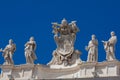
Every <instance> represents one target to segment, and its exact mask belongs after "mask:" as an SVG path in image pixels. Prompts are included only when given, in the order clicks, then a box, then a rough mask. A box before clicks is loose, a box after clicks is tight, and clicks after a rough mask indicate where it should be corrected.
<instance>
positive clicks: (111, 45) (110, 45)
mask: <svg viewBox="0 0 120 80" xmlns="http://www.w3.org/2000/svg"><path fill="white" fill-rule="evenodd" d="M110 34H111V38H110V39H109V40H108V41H102V42H103V45H104V49H105V51H106V60H107V61H111V60H115V59H116V58H115V45H116V42H117V36H116V35H115V32H114V31H112V32H111V33H110Z"/></svg>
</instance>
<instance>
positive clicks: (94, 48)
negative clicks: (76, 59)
mask: <svg viewBox="0 0 120 80" xmlns="http://www.w3.org/2000/svg"><path fill="white" fill-rule="evenodd" d="M91 38H92V39H91V40H90V41H89V44H88V46H86V50H87V51H88V58H87V62H97V61H98V40H97V39H96V37H95V35H92V36H91Z"/></svg>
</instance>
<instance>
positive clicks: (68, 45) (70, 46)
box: [48, 19, 80, 66]
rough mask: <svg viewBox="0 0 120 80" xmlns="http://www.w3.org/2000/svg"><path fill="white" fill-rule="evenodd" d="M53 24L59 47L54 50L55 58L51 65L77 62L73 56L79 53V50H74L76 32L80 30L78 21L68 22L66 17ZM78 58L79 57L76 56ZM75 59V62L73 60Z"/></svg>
mask: <svg viewBox="0 0 120 80" xmlns="http://www.w3.org/2000/svg"><path fill="white" fill-rule="evenodd" d="M52 24H53V33H54V34H55V35H54V39H55V41H56V45H57V49H56V50H54V51H53V59H52V60H51V62H50V63H48V64H49V65H51V64H53V65H62V64H64V65H65V66H67V65H71V64H73V63H75V61H74V60H76V59H75V58H74V60H73V57H74V55H78V53H80V52H79V51H77V52H76V50H74V42H75V39H76V33H77V32H78V31H79V29H78V27H77V26H76V22H75V21H72V22H71V23H69V24H68V22H67V20H66V19H63V20H62V21H61V24H58V23H52ZM76 58H78V57H76ZM73 61H74V62H73Z"/></svg>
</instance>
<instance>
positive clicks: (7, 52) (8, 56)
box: [0, 39, 16, 65]
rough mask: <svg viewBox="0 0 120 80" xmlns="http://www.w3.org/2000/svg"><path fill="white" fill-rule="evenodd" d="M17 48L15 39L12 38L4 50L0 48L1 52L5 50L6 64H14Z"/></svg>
mask: <svg viewBox="0 0 120 80" xmlns="http://www.w3.org/2000/svg"><path fill="white" fill-rule="evenodd" d="M15 50H16V45H15V44H14V43H13V40H12V39H10V40H9V44H8V45H7V46H6V47H5V48H4V50H2V49H1V50H0V51H1V52H3V57H4V59H5V63H4V64H5V65H13V64H14V62H13V59H12V56H13V54H14V52H15Z"/></svg>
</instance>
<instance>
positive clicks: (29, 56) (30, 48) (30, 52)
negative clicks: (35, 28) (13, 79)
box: [25, 37, 37, 64]
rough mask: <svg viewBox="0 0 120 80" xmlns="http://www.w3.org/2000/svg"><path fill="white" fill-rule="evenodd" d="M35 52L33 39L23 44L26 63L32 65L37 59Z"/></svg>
mask: <svg viewBox="0 0 120 80" xmlns="http://www.w3.org/2000/svg"><path fill="white" fill-rule="evenodd" d="M35 50H36V42H35V41H34V37H30V40H29V41H28V42H27V43H26V44H25V57H26V63H29V64H33V63H34V60H36V59H37V57H36V54H35Z"/></svg>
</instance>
